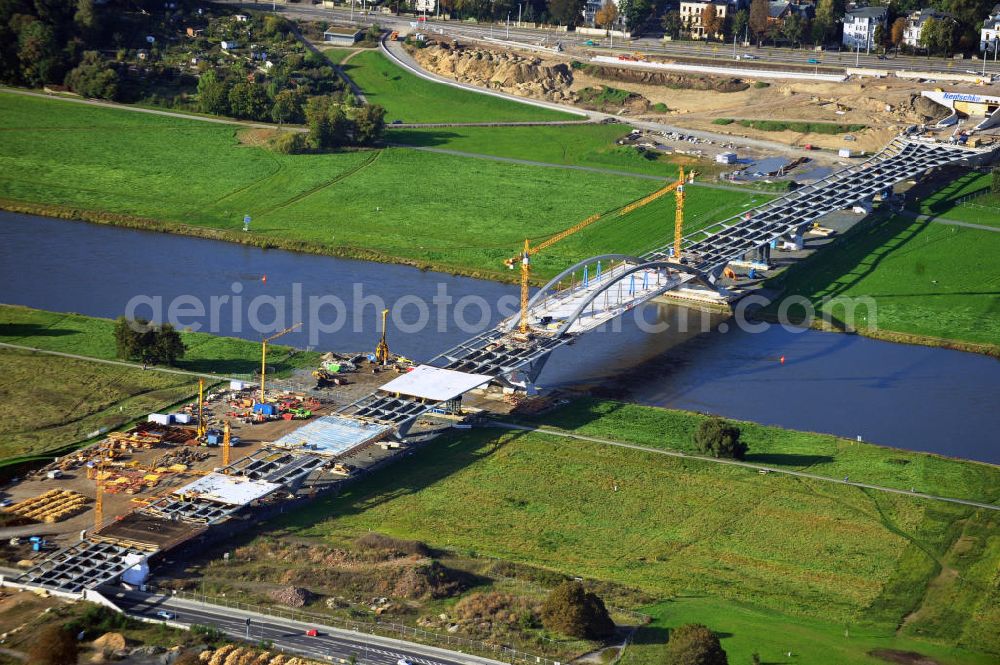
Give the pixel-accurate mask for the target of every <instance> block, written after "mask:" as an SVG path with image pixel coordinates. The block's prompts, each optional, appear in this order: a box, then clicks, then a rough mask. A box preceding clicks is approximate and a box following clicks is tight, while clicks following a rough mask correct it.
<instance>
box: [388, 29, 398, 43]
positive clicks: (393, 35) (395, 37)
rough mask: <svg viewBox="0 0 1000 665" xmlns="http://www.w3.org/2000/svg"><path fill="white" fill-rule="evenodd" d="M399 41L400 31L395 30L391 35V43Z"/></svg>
mask: <svg viewBox="0 0 1000 665" xmlns="http://www.w3.org/2000/svg"><path fill="white" fill-rule="evenodd" d="M398 39H399V31H398V30H393V31H392V32H390V33H389V41H390V42H394V41H397V40H398Z"/></svg>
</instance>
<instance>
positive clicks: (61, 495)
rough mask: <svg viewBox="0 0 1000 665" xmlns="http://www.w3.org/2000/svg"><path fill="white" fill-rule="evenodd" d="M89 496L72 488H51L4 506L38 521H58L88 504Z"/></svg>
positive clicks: (7, 509)
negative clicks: (43, 492)
mask: <svg viewBox="0 0 1000 665" xmlns="http://www.w3.org/2000/svg"><path fill="white" fill-rule="evenodd" d="M87 501H89V499H87V497H85V496H84V495H82V494H80V493H79V492H74V491H72V490H49V491H48V492H46V493H45V494H41V495H39V496H34V497H31V498H30V499H25V500H24V501H20V502H18V503H15V504H14V505H12V506H8V507H7V508H4V510H6V511H7V512H9V513H14V514H15V515H19V516H21V517H26V518H28V519H32V520H36V521H38V522H46V523H49V524H51V523H52V522H58V521H59V520H63V519H66V518H67V517H72V516H73V515H76V514H77V513H79V512H80V511H82V510H83V509H84V507H85V506H86V505H87Z"/></svg>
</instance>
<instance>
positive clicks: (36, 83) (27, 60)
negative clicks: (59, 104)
mask: <svg viewBox="0 0 1000 665" xmlns="http://www.w3.org/2000/svg"><path fill="white" fill-rule="evenodd" d="M17 18H18V17H16V16H15V19H17ZM26 18H27V19H28V20H27V21H26V22H25V24H24V25H23V27H22V28H21V29H20V30H19V31H18V36H17V59H18V61H19V62H20V63H21V72H20V73H21V79H22V80H23V81H24V82H25V83H27V84H28V85H30V86H32V87H40V86H42V85H43V84H45V83H48V82H49V81H51V80H53V77H55V75H56V73H57V72H58V70H59V69H60V67H59V64H60V63H59V59H58V46H57V44H56V37H55V30H53V29H52V26H50V25H47V24H45V23H42V22H41V21H39V20H37V19H34V18H32V17H26Z"/></svg>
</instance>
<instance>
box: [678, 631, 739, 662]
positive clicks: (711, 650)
mask: <svg viewBox="0 0 1000 665" xmlns="http://www.w3.org/2000/svg"><path fill="white" fill-rule="evenodd" d="M666 651H667V658H666V665H728V663H729V660H728V658H727V657H726V652H725V651H723V649H722V645H721V644H719V638H718V637H716V635H715V633H713V632H712V631H710V630H709V629H708V628H706V627H705V626H703V625H701V624H698V623H689V624H685V625H683V626H680V627H678V628H675V629H674V630H672V631H670V641H668V642H667V649H666Z"/></svg>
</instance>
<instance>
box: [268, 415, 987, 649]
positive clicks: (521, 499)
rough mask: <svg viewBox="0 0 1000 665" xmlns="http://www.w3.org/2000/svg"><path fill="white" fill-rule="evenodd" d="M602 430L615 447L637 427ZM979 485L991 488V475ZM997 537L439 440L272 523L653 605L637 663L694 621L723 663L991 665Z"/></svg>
mask: <svg viewBox="0 0 1000 665" xmlns="http://www.w3.org/2000/svg"><path fill="white" fill-rule="evenodd" d="M676 417H686V418H689V419H693V417H692V416H688V415H686V414H679V415H678V416H676ZM692 422H693V420H692ZM610 427H611V428H612V429H615V431H616V434H617V438H631V437H632V434H633V431H634V429H635V427H634V425H633V421H632V420H622V421H620V422H619V423H618V424H617V425H615V426H610ZM581 431H585V430H583V429H581ZM791 435H795V436H798V437H803V438H806V439H807V438H810V437H813V438H817V439H826V438H829V437H821V436H815V435H808V434H802V433H789V436H791ZM752 441H753V442H754V443H752V444H751V445H752V446H753V445H757V446H761V445H762V444H761V442H760V441H759V440H758V439H757V438H756V437H752ZM774 448H775V449H774V452H772V453H771V454H772V455H774V456H780V455H782V454H786V455H788V456H789V458H798V457H799V455H800V453H798V452H796V450H795V449H794V448H791V449H790V450H788V451H787V452H786V449H785V448H783V447H782V446H781V445H780V443H775V445H774ZM890 452H892V454H895V452H894V451H890ZM837 454H838V455H839V454H840V453H839V452H838V453H837ZM903 455H904V456H905V457H908V458H909V457H918V456H919V455H917V454H903ZM801 462H802V460H801V459H799V463H801ZM914 463H916V462H914ZM941 463H942V464H946V465H951V466H953V467H956V468H958V467H963V466H971V467H974V468H973V470H972V471H971V472H969V473H971V474H972V475H976V474H983V473H984V472H982V471H981V470H980V469H979V467H981V466H983V465H974V464H970V465H966V464H965V463H963V462H958V461H950V462H946V461H942V462H941ZM962 473H964V472H961V473H958V474H957V475H962ZM993 473H994V474H995V473H996V472H995V470H993ZM989 482H991V483H992V487H993V491H994V492H995V491H996V488H997V486H998V485H997V482H996V476H995V475H994V476H993V477H992V480H991V481H989ZM998 526H1000V524H998V518H997V517H996V516H995V515H994V514H992V513H989V512H987V511H975V510H972V509H967V508H963V507H960V506H952V505H948V504H937V503H933V502H929V501H924V500H919V499H914V498H910V497H905V496H899V495H892V494H885V493H879V492H873V491H862V490H860V489H857V488H851V487H844V486H839V485H832V484H827V483H822V482H817V481H808V480H802V479H796V478H790V477H786V476H781V475H776V474H771V475H768V476H760V475H758V474H757V473H756V472H754V471H750V470H745V469H739V468H732V467H724V466H719V465H714V464H706V463H704V462H698V461H695V460H685V459H682V458H681V459H678V458H670V457H664V456H659V455H655V454H653V453H647V452H642V451H635V450H627V449H619V448H615V447H612V446H607V445H603V444H599V443H592V442H587V441H576V440H567V439H562V438H559V437H554V436H548V435H544V434H538V433H531V434H527V433H509V432H507V433H500V432H497V431H491V430H477V431H473V432H469V433H465V434H457V435H449V436H446V437H444V438H442V439H439V440H438V441H435V442H434V443H433V444H431V446H430V448H429V449H427V450H425V451H422V452H420V453H419V454H418V455H415V456H414V457H412V458H410V459H409V460H408V461H407V468H406V473H395V474H379V475H377V476H374V477H371V478H369V479H366V480H364V481H362V482H360V483H358V484H357V485H355V486H353V487H352V488H350V489H349V490H348V491H347V492H345V493H344V494H342V495H341V496H339V497H330V498H323V499H320V500H319V501H317V502H316V503H314V504H312V505H310V506H308V507H305V508H304V509H302V510H300V511H297V512H296V513H294V514H292V515H289V516H287V517H285V518H283V519H282V520H281V521H280V522H279V523H278V524H277V528H278V530H279V531H280V532H281V533H282V534H284V535H286V536H289V535H290V536H294V537H296V538H299V537H304V538H317V539H322V540H325V541H328V542H331V543H336V542H343V541H344V540H345V539H350V538H353V537H356V536H358V535H360V534H363V533H367V532H368V531H376V532H381V533H386V534H389V535H392V536H396V537H401V538H415V539H419V540H422V541H424V542H427V543H428V544H429V545H431V546H432V547H440V548H445V549H448V550H451V551H460V552H473V551H474V552H476V553H478V554H479V555H481V556H483V555H485V556H490V557H497V558H500V559H504V560H510V561H515V562H523V563H526V564H530V565H534V566H541V567H544V568H549V569H552V570H555V571H558V572H560V573H563V574H566V575H579V576H583V577H587V578H594V579H598V580H603V581H610V582H615V583H618V584H622V585H625V586H628V587H633V588H638V589H641V590H643V591H645V592H647V593H649V594H652V595H654V596H659V597H662V598H663V599H664V600H666V601H668V602H666V603H664V604H663V605H662V606H661V607H659V608H655V609H656V612H657V613H658V615H659V617H660V618H659V619H658V623H656V624H654V625H653V626H652V627H651V628H649V629H647V630H644V631H643V632H642V633H640V635H639V636H637V637H638V640H637V644H638V646H639V648H638V649H636V651H635V652H634V653H633V654H631V655H630V656H629V658H630V660H629V663H630V664H631V665H640V664H641V665H645V664H646V663H649V664H650V665H652V664H653V663H657V662H660V651H661V650H662V642H663V641H664V638H665V635H664V634H663V627H664V626H676V625H678V624H680V623H685V622H688V621H699V620H702V621H705V622H706V623H707V624H708V625H709V626H710V627H711V628H712V629H713V630H716V631H719V632H720V634H721V635H722V636H723V645H724V646H725V647H726V648H727V649H730V662H749V657H750V654H751V653H752V652H753V651H758V652H760V654H761V656H762V658H763V660H764V661H765V662H787V661H785V660H783V659H782V656H783V655H784V653H786V652H787V651H792V652H793V653H794V654H796V655H798V656H799V657H800V658H801V659H802V662H814V663H832V662H837V663H874V662H877V660H874V659H872V658H870V657H869V656H867V655H866V652H867V651H868V650H869V649H871V648H873V647H885V648H893V649H902V650H911V651H917V652H923V653H932V654H934V655H944V654H947V655H948V657H947V658H946V659H945V660H943V661H942V662H945V663H987V662H990V660H991V658H993V659H995V657H996V654H997V653H1000V641H998V638H997V636H996V635H995V634H994V631H993V630H992V626H994V625H995V623H996V621H997V620H998V619H1000V609H998V608H1000V604H998V600H1000V597H998V591H997V585H996V581H997V580H996V575H997V569H998V568H997V566H998V564H1000V531H998ZM904 623H905V625H904V628H903V629H902V630H901V631H899V634H898V635H897V634H896V632H897V627H898V626H900V625H901V624H904ZM845 631H847V632H848V633H849V635H850V636H851V638H850V639H848V638H845V637H843V636H844V633H845ZM831 653H833V654H836V657H834V658H832V659H831V657H830V654H831ZM987 654H991V655H987Z"/></svg>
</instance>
